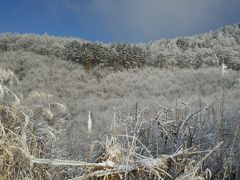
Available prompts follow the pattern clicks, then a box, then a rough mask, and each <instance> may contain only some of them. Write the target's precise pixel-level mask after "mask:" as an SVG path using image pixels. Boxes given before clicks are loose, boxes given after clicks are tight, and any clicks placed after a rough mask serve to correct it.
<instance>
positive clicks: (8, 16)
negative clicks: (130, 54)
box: [0, 0, 240, 42]
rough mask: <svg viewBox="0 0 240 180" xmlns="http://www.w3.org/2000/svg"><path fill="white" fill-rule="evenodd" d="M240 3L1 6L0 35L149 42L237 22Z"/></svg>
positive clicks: (47, 1) (135, 0)
mask: <svg viewBox="0 0 240 180" xmlns="http://www.w3.org/2000/svg"><path fill="white" fill-rule="evenodd" d="M239 7H240V0H0V32H19V33H37V34H43V33H48V34H49V35H56V36H73V37H79V38H82V39H86V40H91V41H102V42H149V41H152V40H158V39H162V38H174V37H177V36H188V35H194V34H198V33H203V32H207V31H210V30H216V29H217V28H219V27H221V26H223V25H227V24H234V23H239V22H240V8H239Z"/></svg>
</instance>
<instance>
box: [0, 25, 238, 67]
mask: <svg viewBox="0 0 240 180" xmlns="http://www.w3.org/2000/svg"><path fill="white" fill-rule="evenodd" d="M11 50H12V51H16V50H24V51H31V52H34V53H37V54H41V55H47V56H56V57H59V58H61V59H64V60H71V61H74V62H78V63H80V64H82V65H84V67H86V68H87V69H91V68H92V67H94V66H97V65H105V66H111V67H113V68H114V69H121V68H127V69H128V68H135V67H141V66H144V65H150V66H155V67H156V66H157V67H160V68H168V67H173V66H174V67H180V68H200V67H205V66H219V65H220V64H222V63H223V62H224V63H225V64H226V65H227V66H228V67H230V68H232V69H235V70H240V25H231V26H225V27H223V28H221V29H219V30H217V31H215V32H209V33H205V34H201V35H197V36H192V37H183V38H176V39H171V40H160V41H155V42H150V43H147V44H127V43H113V44H104V43H92V42H88V41H83V40H80V39H74V38H59V37H52V36H49V35H46V34H45V35H42V36H40V35H34V34H29V35H20V34H9V33H8V34H1V35H0V52H1V51H2V52H3V51H11Z"/></svg>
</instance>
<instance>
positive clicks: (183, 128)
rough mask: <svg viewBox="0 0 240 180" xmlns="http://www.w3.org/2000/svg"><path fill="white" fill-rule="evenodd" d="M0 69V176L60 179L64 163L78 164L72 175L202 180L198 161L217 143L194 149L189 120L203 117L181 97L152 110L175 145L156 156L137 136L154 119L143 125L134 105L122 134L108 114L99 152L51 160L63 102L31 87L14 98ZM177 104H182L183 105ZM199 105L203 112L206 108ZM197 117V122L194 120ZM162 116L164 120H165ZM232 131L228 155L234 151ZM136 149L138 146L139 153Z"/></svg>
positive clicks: (205, 174) (205, 175) (204, 173)
mask: <svg viewBox="0 0 240 180" xmlns="http://www.w3.org/2000/svg"><path fill="white" fill-rule="evenodd" d="M0 72H1V73H2V74H4V76H2V77H3V78H2V79H0V80H1V85H0V179H3V180H4V179H52V178H53V177H55V179H56V177H61V178H64V175H61V174H62V172H63V170H64V169H68V167H81V168H82V172H81V174H78V175H77V176H75V177H73V178H74V179H75V180H82V179H96V180H102V179H103V180H105V179H106V180H118V179H131V180H133V179H183V180H188V179H189V180H190V179H199V180H203V179H210V178H211V171H210V169H208V168H206V167H204V162H205V160H206V159H207V158H208V157H209V156H210V155H211V154H212V153H213V152H215V151H216V150H218V151H219V147H220V146H222V144H223V142H219V143H217V144H216V143H215V147H214V148H211V149H208V150H198V147H199V146H198V145H196V146H195V145H194V143H193V142H192V139H191V138H194V137H195V136H196V134H194V133H195V132H197V130H196V129H195V131H191V128H192V123H195V122H192V121H194V120H196V116H197V117H198V118H199V117H201V118H203V117H202V116H203V110H202V111H201V108H200V111H196V112H192V111H190V110H189V109H186V108H187V107H188V106H187V105H186V104H187V103H185V102H181V103H178V104H177V103H176V106H175V111H172V114H169V113H166V112H165V111H159V112H158V113H157V118H156V121H157V122H158V125H159V127H160V129H161V131H162V132H164V133H165V136H166V137H168V139H169V142H172V149H174V148H176V150H175V152H174V153H172V154H171V153H169V154H162V153H160V154H158V153H157V156H153V155H152V152H151V150H150V149H149V148H148V147H146V146H145V145H144V143H143V142H141V139H143V138H144V137H141V136H142V133H144V132H145V131H146V130H147V129H148V130H149V127H150V128H153V126H154V124H151V123H150V125H149V126H148V128H145V127H144V123H145V122H144V121H143V120H142V118H141V114H142V113H143V111H138V110H137V109H136V117H132V119H134V122H135V127H134V128H133V130H131V131H129V129H126V135H120V134H118V131H117V129H118V126H117V122H116V117H115V114H114V117H113V121H112V129H111V131H112V133H111V134H112V135H111V137H110V139H107V140H106V142H105V143H101V144H102V146H103V151H102V152H101V155H99V157H98V159H97V161H96V162H93V163H88V162H85V161H74V160H58V159H57V157H56V156H55V159H53V158H52V157H54V156H53V154H54V153H53V151H54V143H55V140H56V136H55V135H54V128H52V126H53V125H54V123H56V118H55V115H56V114H55V113H54V109H55V112H57V111H56V109H57V110H58V112H61V113H62V112H64V111H65V107H64V106H63V105H61V104H58V103H51V97H50V96H49V95H47V94H44V93H37V92H34V93H31V94H30V95H29V96H28V97H27V98H25V99H24V98H23V99H21V100H20V99H19V98H18V97H17V96H16V95H15V94H14V93H13V92H12V91H11V90H10V89H9V88H8V87H7V84H9V83H10V84H11V82H12V81H14V79H13V77H14V76H13V74H12V72H10V71H3V70H1V69H0ZM0 77H1V76H0ZM183 104H184V105H186V106H184V107H183ZM34 105H37V107H35V106H34ZM203 109H204V111H206V108H203ZM89 114H90V112H89ZM173 114H175V118H174V119H175V120H171V119H170V118H172V117H173ZM200 115H201V116H200ZM198 118H197V121H199V119H198ZM166 119H168V121H165V120H166ZM203 119H204V118H203ZM200 120H201V119H200ZM204 121H205V120H204ZM201 123H202V122H201ZM202 124H204V123H202ZM204 127H205V126H202V127H200V128H204ZM144 128H145V129H144ZM176 128H177V129H176ZM195 128H196V127H195ZM88 129H89V135H90V134H91V129H92V121H91V117H90V115H89V124H88ZM176 132H178V133H179V134H176ZM187 132H188V133H189V134H188V137H189V136H190V139H191V145H190V146H189V145H188V146H187V145H186V144H183V142H186V141H185V140H184V138H183V137H184V136H185V135H186V134H184V133H187ZM237 133H238V131H237V130H236V132H235V136H234V140H233V142H232V146H231V148H230V154H234V143H236V138H235V137H236V136H237ZM157 138H159V139H160V138H161V137H160V136H159V137H157ZM174 138H175V139H174ZM123 139H124V140H123ZM188 139H189V138H188ZM166 140H167V139H165V141H166ZM157 141H158V139H157ZM165 141H159V142H160V144H158V146H159V147H164V146H166V145H169V142H165ZM161 143H162V144H161ZM93 149H94V147H92V150H91V153H94V151H93ZM141 149H144V152H145V153H143V151H141ZM220 150H221V149H220ZM91 153H90V154H91ZM224 157H227V156H224ZM231 157H232V156H231ZM231 161H232V159H231V158H230V157H228V162H229V163H230V164H231ZM231 165H232V164H231ZM224 173H225V176H227V174H229V173H231V172H228V171H227V170H226V169H225V172H224Z"/></svg>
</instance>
